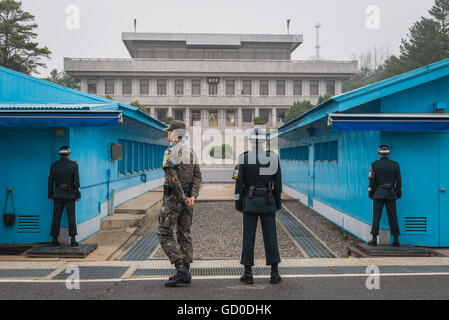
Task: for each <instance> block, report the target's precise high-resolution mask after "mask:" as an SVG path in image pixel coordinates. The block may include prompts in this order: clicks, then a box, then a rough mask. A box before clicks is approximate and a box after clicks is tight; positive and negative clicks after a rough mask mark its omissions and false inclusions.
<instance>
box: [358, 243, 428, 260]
mask: <svg viewBox="0 0 449 320" xmlns="http://www.w3.org/2000/svg"><path fill="white" fill-rule="evenodd" d="M349 251H350V252H351V253H352V252H354V253H355V254H356V256H357V255H359V256H365V257H432V256H435V255H436V252H435V251H433V250H431V249H428V248H422V247H414V246H411V245H407V244H403V245H401V246H400V247H393V246H391V245H378V246H375V247H371V246H369V245H368V244H366V243H359V244H357V245H356V247H355V248H349ZM360 251H361V252H360ZM357 253H358V254H357ZM360 253H361V254H360Z"/></svg>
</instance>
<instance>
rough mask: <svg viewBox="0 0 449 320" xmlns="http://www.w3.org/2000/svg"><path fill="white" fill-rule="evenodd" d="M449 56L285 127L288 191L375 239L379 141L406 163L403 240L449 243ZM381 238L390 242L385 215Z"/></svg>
mask: <svg viewBox="0 0 449 320" xmlns="http://www.w3.org/2000/svg"><path fill="white" fill-rule="evenodd" d="M448 107H449V59H448V60H444V61H441V62H438V63H435V64H432V65H429V66H426V67H423V68H420V69H417V70H414V71H411V72H408V73H405V74H402V75H400V76H397V77H394V78H391V79H387V80H385V81H381V82H379V83H375V84H372V85H369V86H366V87H364V88H361V89H358V90H354V91H351V92H348V93H345V94H342V95H339V96H336V97H334V98H332V99H330V100H328V101H326V102H324V103H322V104H321V105H319V106H317V107H315V108H314V109H312V110H310V111H308V112H306V113H304V114H302V115H301V116H299V117H297V118H295V119H294V120H292V121H290V122H289V123H286V124H285V125H283V126H282V127H281V128H279V130H278V131H277V132H275V133H273V134H271V136H270V139H275V138H278V139H279V140H278V142H279V147H280V156H281V165H282V169H283V179H284V180H283V182H284V184H285V190H286V192H287V193H289V194H291V195H292V196H294V197H296V198H298V199H300V201H301V202H302V203H304V204H305V205H307V206H309V207H311V208H312V209H313V210H315V211H316V212H318V213H319V214H321V215H322V216H324V217H326V218H327V219H329V220H330V221H332V222H333V223H335V224H337V225H339V226H340V227H342V228H344V229H345V230H347V231H349V232H350V233H352V234H354V235H356V236H357V237H359V238H360V239H362V240H365V241H367V240H369V239H370V234H369V233H370V228H371V222H372V201H370V200H369V198H368V172H369V167H370V164H371V162H373V161H375V160H376V159H377V158H378V155H377V147H378V146H379V145H381V144H387V145H389V146H390V147H391V151H392V153H391V159H393V160H395V161H398V162H399V164H400V166H401V172H402V181H403V192H402V198H401V199H400V200H398V202H397V205H398V216H399V222H400V228H401V233H402V241H403V242H404V243H409V244H413V245H427V246H434V247H444V246H445V247H447V246H449V114H448V113H446V112H447V111H448V110H447V109H448ZM381 228H382V229H383V231H382V234H381V238H382V239H381V241H382V240H383V241H384V242H386V241H389V240H390V235H389V231H388V229H389V227H388V220H387V219H386V214H384V215H383V220H382V223H381Z"/></svg>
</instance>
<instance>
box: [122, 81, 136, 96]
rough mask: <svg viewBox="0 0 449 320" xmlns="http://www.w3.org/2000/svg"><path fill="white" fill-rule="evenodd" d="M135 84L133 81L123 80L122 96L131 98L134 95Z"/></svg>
mask: <svg viewBox="0 0 449 320" xmlns="http://www.w3.org/2000/svg"><path fill="white" fill-rule="evenodd" d="M132 91H133V84H132V80H131V79H123V80H122V94H123V95H127V96H130V95H132Z"/></svg>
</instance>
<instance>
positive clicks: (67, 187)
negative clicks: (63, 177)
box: [56, 184, 73, 191]
mask: <svg viewBox="0 0 449 320" xmlns="http://www.w3.org/2000/svg"><path fill="white" fill-rule="evenodd" d="M56 187H58V188H59V189H61V190H64V191H72V190H73V189H72V188H71V187H70V185H68V184H57V185H56Z"/></svg>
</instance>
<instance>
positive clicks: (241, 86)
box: [64, 33, 357, 131]
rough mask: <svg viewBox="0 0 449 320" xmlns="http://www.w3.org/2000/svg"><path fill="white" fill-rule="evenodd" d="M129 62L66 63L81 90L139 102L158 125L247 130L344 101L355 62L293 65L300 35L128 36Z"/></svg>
mask: <svg viewBox="0 0 449 320" xmlns="http://www.w3.org/2000/svg"><path fill="white" fill-rule="evenodd" d="M122 40H123V43H124V44H125V46H126V48H127V49H128V51H129V53H130V55H131V58H130V59H77V58H65V59H64V69H65V71H66V72H68V73H69V74H71V75H72V76H74V77H76V78H78V79H80V80H81V90H82V91H85V92H89V93H93V94H97V95H100V96H110V97H111V98H112V99H114V100H117V101H121V102H124V103H128V104H129V103H131V102H132V101H136V100H138V101H139V103H140V104H141V105H143V106H145V107H146V108H147V110H148V113H150V114H151V115H152V116H154V117H155V118H158V119H159V120H164V118H167V117H172V118H174V119H179V120H184V121H185V122H186V124H187V125H188V126H189V127H190V128H191V127H194V126H200V127H202V128H217V129H219V130H220V131H223V130H225V129H226V128H234V127H238V128H241V129H246V128H251V127H253V126H254V123H253V121H254V118H255V117H262V118H265V119H266V120H267V124H266V126H267V129H271V128H275V127H278V126H280V125H281V124H282V123H283V120H284V116H285V114H286V113H287V112H288V109H289V108H290V106H291V105H292V104H293V103H294V102H295V101H302V100H306V99H307V100H310V101H311V102H312V103H316V102H317V100H318V98H319V96H320V95H325V94H327V93H329V94H332V95H334V94H340V93H341V91H342V81H343V80H344V79H347V78H349V77H351V76H352V75H353V74H354V73H356V72H357V62H356V61H326V60H308V61H295V60H291V54H292V52H293V51H294V50H296V49H297V48H298V47H299V46H300V45H301V43H302V42H303V37H302V35H268V34H207V33H203V34H184V33H123V34H122Z"/></svg>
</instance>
